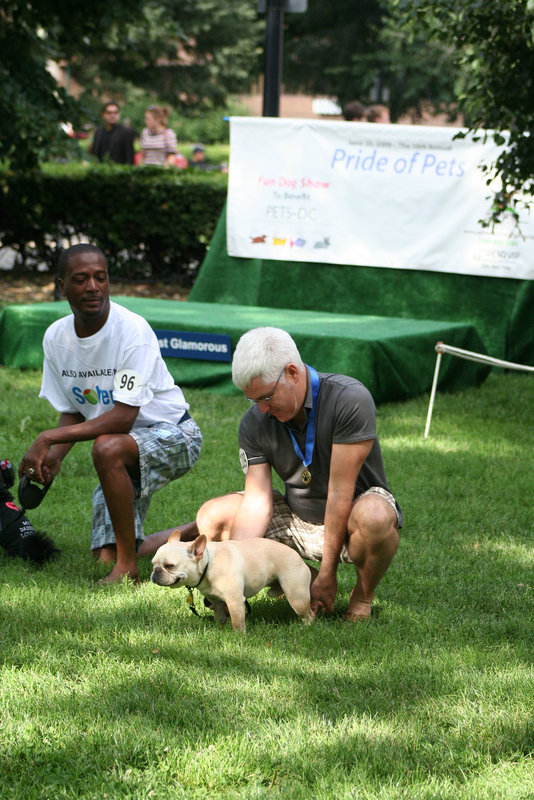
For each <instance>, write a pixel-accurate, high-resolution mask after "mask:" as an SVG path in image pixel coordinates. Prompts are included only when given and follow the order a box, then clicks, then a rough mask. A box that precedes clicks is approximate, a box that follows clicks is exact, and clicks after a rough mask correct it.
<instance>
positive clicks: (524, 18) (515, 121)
mask: <svg viewBox="0 0 534 800" xmlns="http://www.w3.org/2000/svg"><path fill="white" fill-rule="evenodd" d="M396 7H397V10H398V14H399V19H401V18H402V19H403V20H404V25H406V26H407V28H409V29H410V30H411V31H414V30H417V31H418V32H419V34H420V35H421V34H422V33H426V35H427V36H428V37H431V38H432V39H436V38H440V39H442V40H445V41H447V42H448V43H449V45H450V47H451V54H452V56H453V57H454V59H455V61H456V63H457V65H458V68H459V75H460V80H459V83H458V87H457V92H458V103H459V108H460V110H461V111H462V112H463V114H464V115H465V119H466V122H467V123H468V125H469V126H470V128H471V129H472V130H474V131H476V130H477V129H479V128H486V129H489V130H495V131H497V139H498V141H501V142H504V143H505V144H506V147H505V150H504V152H503V154H502V155H501V156H500V157H499V158H498V160H497V161H496V163H495V164H494V165H487V166H486V172H487V173H488V182H489V181H490V180H491V179H492V178H493V177H494V176H498V177H500V179H501V182H502V190H501V193H500V194H501V197H500V198H499V197H497V198H496V206H495V208H496V210H493V211H492V213H491V221H492V222H495V221H497V220H498V218H499V216H500V212H499V211H498V208H499V207H501V208H502V210H503V211H504V210H507V209H509V208H510V207H512V208H514V207H515V204H516V203H517V200H516V199H515V198H514V197H513V195H514V193H515V192H521V191H522V192H524V193H525V194H526V195H527V196H530V197H532V196H534V180H533V178H532V176H533V175H534V139H533V137H532V135H531V132H532V130H533V129H534V40H533V30H534V5H533V4H532V2H530V0H499V2H498V3H487V2H486V3H484V2H480V0H415V2H414V0H396Z"/></svg>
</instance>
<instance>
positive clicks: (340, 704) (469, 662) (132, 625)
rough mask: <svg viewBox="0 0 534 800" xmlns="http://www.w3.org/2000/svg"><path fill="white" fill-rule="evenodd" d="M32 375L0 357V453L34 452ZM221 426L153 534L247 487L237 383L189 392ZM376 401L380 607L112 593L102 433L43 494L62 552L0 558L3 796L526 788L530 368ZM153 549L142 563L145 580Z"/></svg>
mask: <svg viewBox="0 0 534 800" xmlns="http://www.w3.org/2000/svg"><path fill="white" fill-rule="evenodd" d="M39 382H40V374H39V373H38V372H19V371H16V370H10V369H0V392H1V397H2V405H1V407H0V458H9V459H10V460H11V461H12V462H13V463H14V464H16V465H18V462H19V460H20V458H21V456H22V454H23V452H24V451H25V450H26V448H27V446H28V445H29V444H30V442H31V441H32V438H33V437H34V435H36V434H37V433H38V432H39V431H40V430H42V429H43V428H44V427H52V426H53V425H54V424H55V420H56V413H55V412H54V411H53V410H52V409H51V408H50V407H49V406H48V404H47V403H46V401H40V400H38V399H37V394H38V388H39ZM186 395H187V398H188V400H189V402H190V403H191V406H192V413H193V415H194V416H195V418H196V419H197V421H198V422H199V424H200V426H201V428H202V430H203V433H204V437H205V444H204V448H203V452H202V455H201V457H200V460H199V462H198V464H197V465H196V466H195V468H194V469H193V471H192V472H191V473H190V474H189V475H188V476H186V477H185V478H183V479H181V480H179V481H176V482H175V483H174V484H172V485H170V486H168V487H166V488H165V489H163V490H162V491H161V492H160V493H159V495H156V496H155V498H154V499H153V501H152V506H151V508H150V510H149V514H148V520H147V532H152V531H155V530H159V529H160V528H163V527H169V526H171V525H173V524H175V523H180V522H185V521H187V520H189V519H192V518H193V517H194V514H195V511H196V509H197V507H198V506H199V505H200V503H202V502H203V501H204V500H205V499H207V498H209V497H211V496H214V495H216V494H221V493H223V492H225V491H227V490H230V489H233V488H240V487H241V485H242V473H241V470H240V467H239V459H238V454H237V439H236V433H237V425H238V421H239V418H240V415H241V414H242V412H243V411H244V409H245V408H246V401H245V400H244V399H242V398H241V397H237V396H236V397H220V396H217V395H215V394H210V393H208V392H206V391H201V390H195V391H188V392H187V393H186ZM427 403H428V398H427V397H426V396H422V397H418V398H415V399H413V400H409V401H406V402H403V403H390V404H384V405H381V406H380V407H379V409H378V419H379V433H380V437H381V442H382V449H383V454H384V459H385V463H386V471H387V474H388V477H389V481H390V484H391V488H392V490H393V491H394V492H395V494H396V496H397V497H398V499H399V501H400V502H401V504H402V506H403V509H404V513H405V520H406V522H405V527H404V529H403V532H402V537H401V546H400V549H399V552H398V555H397V557H396V559H395V561H394V563H393V565H392V566H391V568H390V570H389V572H388V573H387V575H386V576H385V578H384V580H383V581H382V583H381V585H380V586H379V589H378V593H377V598H376V603H375V606H374V614H373V619H372V620H371V621H370V622H369V623H364V624H358V625H351V624H349V623H346V622H344V621H343V619H342V613H343V611H344V609H345V607H346V605H347V602H348V596H349V593H350V589H351V587H352V584H353V571H352V568H351V567H350V566H349V565H343V566H340V568H339V587H340V591H339V596H338V601H337V604H336V612H335V614H334V615H333V616H332V617H330V618H319V619H317V620H316V621H315V622H314V624H313V625H312V626H310V627H309V628H308V627H305V626H304V625H302V624H301V623H300V622H299V621H298V620H297V618H296V617H295V615H294V614H293V612H292V611H291V609H290V608H289V606H288V604H287V602H286V601H285V600H283V599H282V600H273V599H271V598H268V597H267V596H266V594H265V592H263V593H261V594H260V595H258V596H257V597H256V598H255V599H253V600H252V603H251V605H252V613H251V616H250V617H249V620H248V624H247V634H246V635H244V636H243V635H239V634H235V633H234V632H233V631H232V629H231V627H230V626H229V625H227V626H226V627H225V628H222V629H220V628H218V627H216V626H215V625H214V623H213V621H212V619H211V615H210V614H208V612H206V613H204V608H203V606H202V601H201V598H200V595H198V593H196V592H195V602H196V605H197V607H198V608H199V611H200V614H201V617H200V618H198V617H196V616H194V615H193V614H191V612H190V610H189V608H188V605H187V603H186V595H187V591H186V589H178V590H176V591H174V592H173V591H171V590H167V589H163V588H161V587H158V586H155V585H154V584H150V583H148V582H146V581H145V582H144V583H143V584H142V585H141V586H140V587H139V588H134V587H132V586H131V585H128V584H127V583H125V584H122V585H121V586H116V587H111V588H108V589H100V588H98V587H97V586H96V580H97V579H98V577H100V576H101V575H102V574H105V572H106V570H105V569H104V570H103V569H102V568H100V567H99V566H98V565H96V564H95V563H93V560H92V558H91V555H90V552H89V530H90V520H91V490H92V488H93V486H94V485H95V477H94V472H93V469H92V465H91V460H90V447H91V445H90V443H87V444H79V445H76V447H75V448H74V449H73V450H72V452H71V453H70V454H69V456H68V458H67V460H66V462H65V464H64V468H63V471H62V472H61V473H60V475H59V476H58V478H57V479H56V481H55V483H54V485H53V487H52V488H51V490H50V492H49V493H48V495H47V497H46V499H45V501H44V502H43V504H42V506H41V507H40V508H38V509H35V510H34V511H31V512H28V516H29V517H30V519H31V521H32V522H33V524H34V525H35V527H36V528H40V529H43V530H46V531H48V533H49V534H50V535H51V536H52V537H53V538H54V539H55V541H56V543H57V544H58V545H59V546H60V547H61V549H62V551H63V553H62V556H61V557H60V558H59V559H58V560H57V561H56V562H54V563H53V564H50V565H48V566H46V567H45V568H43V569H41V570H37V569H35V568H32V567H30V566H27V565H26V564H24V563H22V562H19V561H16V560H10V559H7V558H5V557H4V556H3V555H2V554H0V594H1V601H0V613H1V616H2V619H1V625H0V704H1V705H0V708H1V716H0V787H1V790H0V791H1V797H2V800H19V799H20V800H33V799H34V798H35V800H37V798H39V800H48V798H50V800H56V798H87V799H89V798H91V799H94V800H102V799H103V798H113V800H115V798H117V799H118V798H136V799H139V800H141V799H142V800H144V799H145V798H161V800H168V799H169V798H171V799H174V798H179V799H180V800H181V798H183V799H184V800H200V799H201V798H202V799H203V798H209V799H210V800H218V799H219V798H225V799H228V800H234V799H235V800H237V798H240V799H242V800H254V798H273V799H274V798H276V800H300V799H301V798H302V800H310V798H317V799H318V800H349V798H350V799H351V800H364V799H367V798H373V799H374V798H377V800H378V799H380V800H393V799H395V800H396V799H397V798H417V799H418V800H419V798H421V800H430V798H439V800H459V799H460V800H475V799H477V800H478V799H479V798H480V800H499V799H500V798H506V800H520V799H521V800H523V799H525V800H526V798H533V797H534V779H533V778H534V764H533V751H534V716H533V706H534V700H533V698H534V669H533V644H534V596H533V581H532V575H533V562H534V548H533V544H534V534H533V528H534V523H533V517H534V514H533V510H534V509H533V506H534V500H533V491H532V484H533V467H534V428H533V425H532V418H533V407H534V382H533V381H532V377H531V376H528V375H520V374H515V375H513V374H497V375H492V376H490V378H489V379H488V380H487V381H486V382H485V383H484V384H483V385H482V386H481V387H480V388H479V389H472V390H469V391H466V392H463V393H458V394H454V395H445V394H438V396H437V399H436V406H435V410H434V418H433V422H432V428H431V432H430V437H429V439H428V440H426V441H425V440H424V439H423V431H424V426H425V417H426V409H427ZM149 575H150V562H149V560H148V559H146V560H145V561H144V562H143V563H142V577H143V578H144V579H147V578H148V576H149Z"/></svg>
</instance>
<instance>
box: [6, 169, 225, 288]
mask: <svg viewBox="0 0 534 800" xmlns="http://www.w3.org/2000/svg"><path fill="white" fill-rule="evenodd" d="M225 198H226V176H225V175H221V174H220V173H209V174H198V173H193V172H190V171H178V170H165V169H162V168H158V167H143V168H132V167H126V166H119V165H95V166H90V167H87V166H85V165H78V166H76V165H70V166H63V165H56V166H48V167H46V168H45V169H43V170H42V171H41V172H37V173H32V174H31V175H23V176H21V175H13V174H12V173H6V172H4V173H0V242H1V243H2V245H3V246H4V247H6V246H9V247H12V248H14V249H15V250H17V252H18V255H19V259H18V260H19V266H22V267H24V268H26V269H31V268H35V266H36V265H37V264H39V263H40V262H45V263H47V264H48V265H49V266H50V268H51V269H53V267H54V264H55V256H56V251H57V243H58V242H61V243H62V245H63V246H67V245H68V244H73V243H75V242H76V241H78V240H80V239H82V240H84V241H90V242H92V243H94V244H96V245H98V246H99V247H101V248H102V250H104V252H105V253H106V255H107V257H108V260H109V263H110V265H111V268H112V271H113V274H114V276H115V277H117V278H120V277H126V278H153V279H158V280H162V279H165V278H169V277H172V278H173V280H176V281H179V282H182V284H183V286H188V285H190V284H191V283H192V281H193V279H194V276H195V275H196V272H197V269H198V267H199V264H200V262H201V261H202V259H203V257H204V254H205V251H206V247H207V246H208V244H209V242H210V240H211V236H212V234H213V231H214V228H215V225H216V223H217V220H218V218H219V215H220V212H221V210H222V208H223V205H224V201H225Z"/></svg>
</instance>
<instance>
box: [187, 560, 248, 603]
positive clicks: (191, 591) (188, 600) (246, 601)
mask: <svg viewBox="0 0 534 800" xmlns="http://www.w3.org/2000/svg"><path fill="white" fill-rule="evenodd" d="M209 563H210V560H209V554H208V560H207V562H206V566H205V567H204V569H203V570H202V575H201V576H200V579H199V581H198V583H195V585H194V586H187V584H186V587H185V588H186V589H187V591H188V592H189V594H188V595H187V597H186V603H187V604H188V605H189V608H190V609H191V611H192V612H193V614H194V615H195V616H196V617H200V614H199V613H198V611H197V609H196V606H195V600H194V598H193V589H196V588H197V587H198V586H200V584H201V583H202V581H203V580H204V576H205V574H206V572H207V569H208V567H209ZM204 605H205V606H206V607H207V608H213V606H212V604H211V603H210V601H209V600H208V598H207V597H205V598H204ZM245 609H246V613H247V614H249V613H250V610H251V609H250V604H249V602H248V600H245Z"/></svg>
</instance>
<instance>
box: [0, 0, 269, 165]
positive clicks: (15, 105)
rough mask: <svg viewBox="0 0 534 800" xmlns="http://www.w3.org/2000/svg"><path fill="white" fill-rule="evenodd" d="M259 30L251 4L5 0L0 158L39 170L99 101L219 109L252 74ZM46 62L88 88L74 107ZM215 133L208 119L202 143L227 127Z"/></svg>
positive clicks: (92, 117) (0, 17)
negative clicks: (140, 100) (145, 99)
mask: <svg viewBox="0 0 534 800" xmlns="http://www.w3.org/2000/svg"><path fill="white" fill-rule="evenodd" d="M258 25H259V22H258V20H257V14H256V10H255V5H254V4H253V3H251V2H249V0H226V2H225V3H219V2H216V0H187V2H181V3H176V2H174V0H113V2H112V3H110V2H108V0H92V2H91V3H89V4H82V3H72V2H67V0H57V2H52V1H51V0H32V3H27V2H24V0H10V2H9V4H8V6H7V7H6V9H4V8H2V11H1V12H0V82H1V83H0V161H7V162H8V163H9V164H10V165H11V167H12V168H13V169H16V170H18V171H20V170H25V171H28V170H31V169H36V168H37V166H38V163H39V161H40V160H42V159H43V158H46V157H47V156H48V155H49V153H50V145H51V143H52V149H53V151H55V152H54V154H57V144H58V140H59V139H60V138H61V133H60V124H61V123H62V122H71V123H72V124H73V126H74V128H75V129H77V130H79V129H81V128H82V127H83V125H84V124H86V123H87V122H93V123H94V122H96V121H99V112H100V103H101V98H102V97H105V98H106V99H107V98H109V97H110V96H111V97H114V98H115V99H118V100H123V99H125V97H126V96H127V95H129V94H131V95H132V96H133V97H134V98H135V97H136V95H137V96H139V94H140V92H143V93H144V94H145V96H146V94H149V95H150V96H151V97H159V98H161V99H163V100H164V101H165V102H167V103H170V104H171V106H173V108H175V109H177V110H178V111H179V112H180V113H183V112H184V111H188V112H190V113H191V114H192V116H193V117H195V116H198V114H199V113H200V112H201V111H204V112H209V111H213V110H215V109H219V108H224V107H225V106H226V99H227V97H228V96H229V95H230V94H232V93H237V92H241V91H246V90H247V89H248V87H249V85H250V81H251V76H252V75H254V74H256V73H257V69H258V67H259V59H258V54H259V50H258V45H257V39H258ZM49 60H55V61H57V62H61V63H62V64H64V65H65V66H66V67H67V68H68V69H69V74H70V76H71V78H73V79H76V80H78V82H79V83H80V84H81V85H82V86H84V87H85V89H86V91H85V93H84V94H83V95H82V97H81V102H80V103H77V102H76V101H75V100H74V99H73V98H72V97H69V96H67V94H66V93H65V92H64V91H63V90H62V89H58V87H57V85H56V81H55V79H54V78H53V77H52V75H51V74H50V73H49V72H48V71H47V68H46V65H47V62H48V61H49ZM151 102H154V100H151ZM148 104H149V103H147V105H148ZM216 113H218V112H216ZM215 128H216V125H215V123H214V121H213V120H212V121H211V122H207V123H206V127H205V128H204V129H200V130H199V131H198V132H199V133H200V132H202V133H203V134H205V135H203V136H202V137H198V138H201V139H203V140H204V141H206V142H211V141H215V140H216V139H218V138H219V137H220V134H221V129H222V128H224V125H223V124H222V122H220V121H219V125H218V130H217V131H215ZM210 131H211V132H210ZM195 138H197V137H195ZM219 140H220V139H219ZM64 144H65V145H67V144H68V143H67V142H64Z"/></svg>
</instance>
